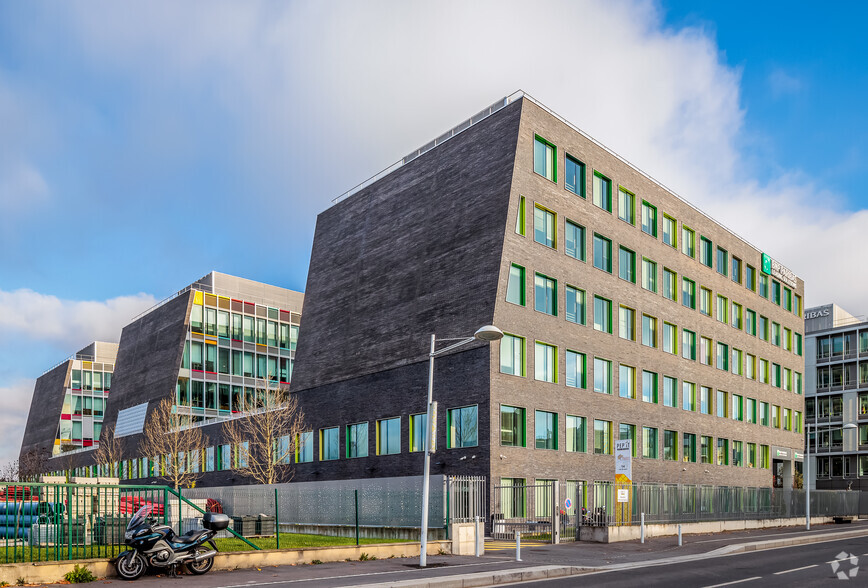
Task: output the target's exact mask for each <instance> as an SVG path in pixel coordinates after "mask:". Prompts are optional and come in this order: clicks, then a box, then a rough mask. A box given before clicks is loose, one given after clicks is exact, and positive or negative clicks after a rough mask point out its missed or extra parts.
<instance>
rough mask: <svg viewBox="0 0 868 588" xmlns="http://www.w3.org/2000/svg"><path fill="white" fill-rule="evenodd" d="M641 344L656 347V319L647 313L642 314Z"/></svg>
mask: <svg viewBox="0 0 868 588" xmlns="http://www.w3.org/2000/svg"><path fill="white" fill-rule="evenodd" d="M642 345H645V346H647V347H657V319H656V318H654V317H653V316H648V315H647V314H643V315H642Z"/></svg>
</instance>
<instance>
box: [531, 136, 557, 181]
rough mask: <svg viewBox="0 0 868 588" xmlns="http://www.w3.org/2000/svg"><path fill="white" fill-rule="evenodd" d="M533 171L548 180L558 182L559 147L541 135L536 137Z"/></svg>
mask: <svg viewBox="0 0 868 588" xmlns="http://www.w3.org/2000/svg"><path fill="white" fill-rule="evenodd" d="M533 171H534V172H535V173H538V174H539V175H541V176H542V177H544V178H545V179H547V180H551V181H552V182H557V181H558V163H557V147H555V146H554V145H553V144H551V143H549V142H548V141H546V140H545V139H543V138H542V137H540V136H539V135H534V141H533Z"/></svg>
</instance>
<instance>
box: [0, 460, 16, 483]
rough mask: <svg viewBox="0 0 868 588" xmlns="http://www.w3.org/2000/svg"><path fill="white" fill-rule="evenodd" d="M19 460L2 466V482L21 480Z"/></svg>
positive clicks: (0, 479)
mask: <svg viewBox="0 0 868 588" xmlns="http://www.w3.org/2000/svg"><path fill="white" fill-rule="evenodd" d="M18 475H19V468H18V460H17V459H13V460H11V461H8V462H6V463H5V464H3V465H2V466H0V482H17V481H18V480H19V478H18Z"/></svg>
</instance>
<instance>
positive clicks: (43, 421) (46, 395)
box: [19, 361, 72, 465]
mask: <svg viewBox="0 0 868 588" xmlns="http://www.w3.org/2000/svg"><path fill="white" fill-rule="evenodd" d="M71 366H72V362H71V361H65V362H63V363H62V364H60V365H59V366H57V367H56V368H54V369H53V370H51V371H49V372H47V373H45V374H42V375H41V376H40V377H39V378H37V379H36V386H35V387H34V389H33V398H32V399H31V400H30V412H29V413H28V414H27V426H26V427H25V428H24V438H23V440H22V441H21V452H20V454H19V458H21V460H22V462H24V461H30V462H31V463H32V461H31V460H25V459H24V455H25V454H28V453H31V452H37V453H38V454H40V455H42V456H43V458H44V459H45V460H47V459H48V458H49V457H50V456H51V452H52V449H53V448H54V440H55V439H56V438H57V427H58V423H59V422H60V413H61V411H62V410H63V400H64V397H65V396H66V388H67V386H68V385H69V377H70V369H71ZM33 465H35V464H33Z"/></svg>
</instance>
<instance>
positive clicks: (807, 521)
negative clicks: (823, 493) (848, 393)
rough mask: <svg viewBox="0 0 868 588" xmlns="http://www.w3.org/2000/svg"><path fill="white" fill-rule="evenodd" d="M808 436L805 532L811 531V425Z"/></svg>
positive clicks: (851, 427) (849, 425) (849, 427)
mask: <svg viewBox="0 0 868 588" xmlns="http://www.w3.org/2000/svg"><path fill="white" fill-rule="evenodd" d="M857 428H858V427H857V426H856V425H855V424H854V423H847V424H846V425H842V426H840V427H823V429H824V430H828V431H829V432H832V431H837V430H838V429H841V430H842V431H852V430H854V429H857ZM819 429H820V428H819V427H814V435H815V438H816V434H817V433H818V432H819ZM807 430H808V435H807V437H806V439H805V479H804V480H803V484H804V486H805V530H806V531H810V530H811V425H810V424H809V425H808V429H807ZM841 443H842V444H843V443H844V436H843V435H842V436H841Z"/></svg>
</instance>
